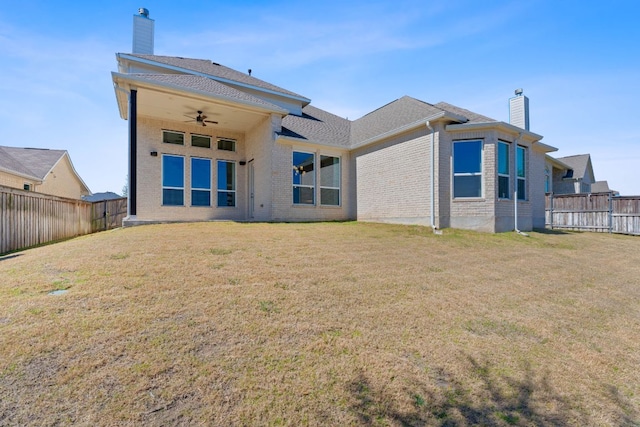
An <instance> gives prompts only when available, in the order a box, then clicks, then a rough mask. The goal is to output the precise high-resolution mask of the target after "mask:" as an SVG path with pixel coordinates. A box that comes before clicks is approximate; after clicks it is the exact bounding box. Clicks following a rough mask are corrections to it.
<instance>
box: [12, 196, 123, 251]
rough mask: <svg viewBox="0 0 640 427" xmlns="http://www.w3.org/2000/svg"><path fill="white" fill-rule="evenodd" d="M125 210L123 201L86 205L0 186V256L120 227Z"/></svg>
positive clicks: (83, 202) (86, 203)
mask: <svg viewBox="0 0 640 427" xmlns="http://www.w3.org/2000/svg"><path fill="white" fill-rule="evenodd" d="M123 203H124V207H123V206H122V204H123ZM96 205H97V206H96ZM126 210H127V208H126V199H124V201H123V199H117V200H109V201H107V204H105V203H104V202H95V203H90V202H85V201H82V200H75V199H66V198H62V197H56V196H50V195H46V194H39V193H34V192H29V191H23V190H18V189H14V188H9V187H4V186H0V254H4V253H7V252H11V251H16V250H20V249H24V248H28V247H30V246H35V245H40V244H43V243H47V242H52V241H55V240H61V239H68V238H71V237H76V236H81V235H84V234H89V233H92V232H94V231H101V230H106V229H109V228H115V227H120V225H121V224H122V218H123V217H124V215H126ZM94 215H95V216H99V218H95V219H94ZM118 218H120V221H119V222H118Z"/></svg>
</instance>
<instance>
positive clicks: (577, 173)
mask: <svg viewBox="0 0 640 427" xmlns="http://www.w3.org/2000/svg"><path fill="white" fill-rule="evenodd" d="M558 160H560V161H561V162H562V163H564V164H566V165H567V166H569V167H570V168H571V169H572V170H573V174H572V176H571V178H573V179H584V178H585V177H588V178H590V181H591V182H593V181H595V178H594V175H593V167H592V166H591V155H589V154H578V155H575V156H566V157H558Z"/></svg>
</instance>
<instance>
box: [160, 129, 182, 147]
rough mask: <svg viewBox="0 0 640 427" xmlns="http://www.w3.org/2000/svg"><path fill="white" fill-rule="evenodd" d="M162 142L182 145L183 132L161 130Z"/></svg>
mask: <svg viewBox="0 0 640 427" xmlns="http://www.w3.org/2000/svg"><path fill="white" fill-rule="evenodd" d="M162 142H165V143H167V144H178V145H184V134H183V133H180V132H171V131H168V130H163V131H162Z"/></svg>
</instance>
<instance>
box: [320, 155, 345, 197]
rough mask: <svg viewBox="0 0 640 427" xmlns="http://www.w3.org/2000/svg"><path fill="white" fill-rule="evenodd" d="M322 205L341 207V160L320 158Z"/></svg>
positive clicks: (327, 157)
mask: <svg viewBox="0 0 640 427" xmlns="http://www.w3.org/2000/svg"><path fill="white" fill-rule="evenodd" d="M320 204H321V205H329V206H340V158H339V157H331V156H320Z"/></svg>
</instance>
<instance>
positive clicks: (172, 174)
mask: <svg viewBox="0 0 640 427" xmlns="http://www.w3.org/2000/svg"><path fill="white" fill-rule="evenodd" d="M162 186H163V187H184V158H183V157H178V156H162Z"/></svg>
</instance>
